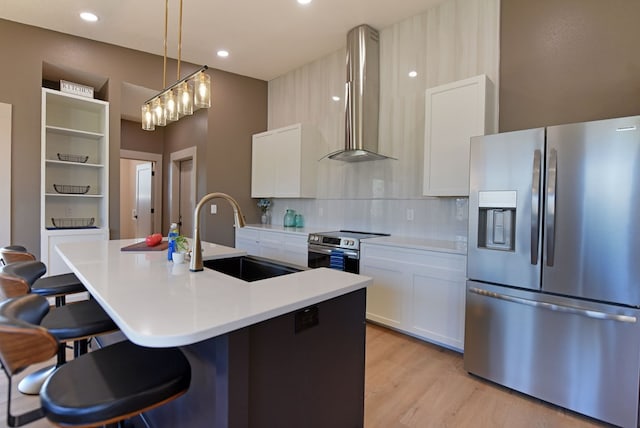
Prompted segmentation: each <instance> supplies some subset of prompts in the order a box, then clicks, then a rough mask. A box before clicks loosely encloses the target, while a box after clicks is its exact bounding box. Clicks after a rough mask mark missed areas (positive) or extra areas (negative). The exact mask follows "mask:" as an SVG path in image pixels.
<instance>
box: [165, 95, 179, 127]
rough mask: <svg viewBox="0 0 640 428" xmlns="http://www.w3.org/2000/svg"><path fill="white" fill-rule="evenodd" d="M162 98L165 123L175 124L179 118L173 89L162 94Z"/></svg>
mask: <svg viewBox="0 0 640 428" xmlns="http://www.w3.org/2000/svg"><path fill="white" fill-rule="evenodd" d="M163 98H164V99H163V101H164V111H165V114H166V117H167V122H175V121H176V120H178V119H179V118H180V117H179V116H178V103H177V102H176V95H175V94H174V92H173V89H169V91H168V92H167V93H166V94H164V96H163Z"/></svg>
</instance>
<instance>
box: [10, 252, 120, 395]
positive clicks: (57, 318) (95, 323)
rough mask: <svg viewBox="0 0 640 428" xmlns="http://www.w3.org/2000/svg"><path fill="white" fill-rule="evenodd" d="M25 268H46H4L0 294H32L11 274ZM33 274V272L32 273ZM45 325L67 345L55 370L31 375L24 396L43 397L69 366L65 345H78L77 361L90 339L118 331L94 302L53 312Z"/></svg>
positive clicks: (24, 384) (23, 387)
mask: <svg viewBox="0 0 640 428" xmlns="http://www.w3.org/2000/svg"><path fill="white" fill-rule="evenodd" d="M22 264H33V265H35V266H37V265H42V263H40V262H18V263H12V264H9V265H6V266H3V267H2V268H0V271H1V272H0V294H1V295H2V296H5V298H10V297H15V296H19V295H24V294H27V293H29V284H28V282H27V280H25V279H24V278H23V277H21V276H16V275H11V274H10V271H11V269H9V268H12V267H15V266H16V265H22ZM33 270H34V269H31V270H29V272H31V271H33ZM30 294H33V293H30ZM43 298H44V297H43ZM45 301H46V299H45ZM41 325H42V326H43V327H45V328H47V330H49V332H50V333H51V334H52V335H54V336H55V337H56V339H57V340H58V341H60V342H63V343H62V345H61V346H60V347H59V349H58V359H57V363H56V365H55V366H52V367H48V368H45V369H42V370H39V371H36V372H34V373H31V374H30V375H29V376H27V377H25V378H24V379H23V380H22V381H21V382H20V384H19V385H18V389H19V390H20V392H22V393H24V394H39V393H40V389H41V387H42V384H43V383H44V381H45V380H46V379H47V378H48V377H49V376H50V375H51V373H52V372H53V371H54V370H55V369H56V368H57V367H60V366H61V365H63V364H64V363H65V362H66V355H65V354H66V346H65V345H64V342H73V343H74V357H76V358H77V357H78V356H80V355H82V354H84V353H86V352H87V350H88V339H89V338H91V337H94V336H99V335H102V334H107V333H111V332H113V331H116V330H117V329H118V327H117V326H116V324H115V323H114V322H113V320H112V319H111V318H110V317H109V315H107V313H106V312H105V311H104V310H103V309H102V307H100V305H99V304H98V303H97V302H96V301H95V300H93V299H91V300H82V301H80V302H77V303H73V304H70V305H64V306H61V307H56V308H53V309H52V310H51V311H49V312H48V313H47V314H46V316H44V318H43V319H42V321H41Z"/></svg>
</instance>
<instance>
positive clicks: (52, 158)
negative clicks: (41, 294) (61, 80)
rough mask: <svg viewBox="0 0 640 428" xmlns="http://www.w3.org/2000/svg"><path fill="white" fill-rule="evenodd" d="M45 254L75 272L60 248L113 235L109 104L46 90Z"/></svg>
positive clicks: (50, 269)
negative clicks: (111, 230)
mask: <svg viewBox="0 0 640 428" xmlns="http://www.w3.org/2000/svg"><path fill="white" fill-rule="evenodd" d="M41 138H42V153H41V160H42V164H41V198H42V199H41V202H40V207H41V208H40V211H41V217H40V227H41V242H40V258H41V260H42V261H43V263H45V264H46V265H47V273H48V274H50V275H53V274H59V273H64V272H69V268H68V267H67V266H66V264H65V263H64V262H63V261H62V259H61V258H60V257H59V256H58V254H57V252H56V250H55V246H56V245H57V244H60V243H62V242H72V241H88V240H98V239H109V103H107V102H105V101H101V100H95V99H92V98H85V97H81V96H77V95H72V94H66V93H63V92H59V91H55V90H52V89H46V88H43V89H42V135H41Z"/></svg>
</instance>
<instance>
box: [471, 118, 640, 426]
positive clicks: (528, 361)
mask: <svg viewBox="0 0 640 428" xmlns="http://www.w3.org/2000/svg"><path fill="white" fill-rule="evenodd" d="M470 159H471V163H470V188H469V241H468V259H467V276H468V281H467V294H466V321H465V344H464V365H465V369H466V370H467V371H468V372H470V373H473V374H475V375H478V376H480V377H483V378H486V379H489V380H491V381H494V382H497V383H499V384H502V385H504V386H507V387H509V388H512V389H514V390H517V391H520V392H523V393H525V394H529V395H531V396H534V397H537V398H539V399H542V400H544V401H547V402H550V403H553V404H556V405H559V406H562V407H565V408H567V409H570V410H573V411H576V412H579V413H582V414H585V415H588V416H591V417H593V418H597V419H600V420H603V421H606V422H608V423H611V424H615V425H619V426H624V427H637V426H638V399H639V397H638V391H639V388H640V309H639V308H640V116H635V117H627V118H619V119H609V120H601V121H593V122H586V123H577V124H569V125H560V126H550V127H546V128H538V129H531V130H525V131H515V132H508V133H502V134H495V135H489V136H484V137H477V138H473V139H472V141H471V157H470Z"/></svg>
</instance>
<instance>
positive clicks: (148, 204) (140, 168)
mask: <svg viewBox="0 0 640 428" xmlns="http://www.w3.org/2000/svg"><path fill="white" fill-rule="evenodd" d="M152 194H153V165H152V164H151V162H147V163H143V164H139V165H136V208H135V209H136V216H135V218H136V238H144V237H145V236H147V235H150V234H152V233H153V216H152V208H153V205H152V200H151V195H152Z"/></svg>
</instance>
